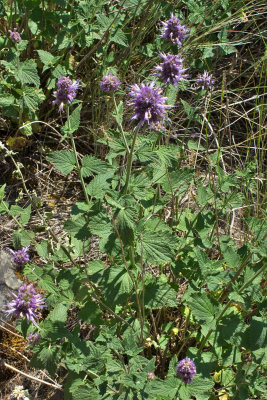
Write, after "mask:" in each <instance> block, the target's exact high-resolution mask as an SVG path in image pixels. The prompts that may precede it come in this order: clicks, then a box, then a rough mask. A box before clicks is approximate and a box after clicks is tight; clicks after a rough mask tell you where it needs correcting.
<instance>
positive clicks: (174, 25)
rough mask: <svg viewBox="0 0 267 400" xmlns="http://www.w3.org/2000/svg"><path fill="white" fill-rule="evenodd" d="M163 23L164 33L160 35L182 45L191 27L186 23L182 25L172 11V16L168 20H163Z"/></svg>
mask: <svg viewBox="0 0 267 400" xmlns="http://www.w3.org/2000/svg"><path fill="white" fill-rule="evenodd" d="M162 25H163V28H162V34H161V35H160V36H161V37H163V38H164V39H165V40H167V41H171V42H172V43H173V44H177V45H178V46H182V41H183V39H184V37H186V36H188V35H187V32H189V31H190V29H188V28H186V26H185V25H181V23H180V20H179V18H177V17H175V16H174V15H173V13H171V18H170V19H168V21H167V22H162Z"/></svg>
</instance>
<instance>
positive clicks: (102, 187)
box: [86, 171, 114, 199]
mask: <svg viewBox="0 0 267 400" xmlns="http://www.w3.org/2000/svg"><path fill="white" fill-rule="evenodd" d="M113 174H114V172H113V171H112V172H107V173H105V174H101V175H97V176H95V177H94V179H93V180H92V181H91V182H90V183H89V184H88V185H87V186H86V191H87V193H88V194H89V195H90V196H92V197H95V198H96V199H103V197H104V195H105V193H106V191H107V190H108V189H109V188H110V183H111V179H112V177H113Z"/></svg>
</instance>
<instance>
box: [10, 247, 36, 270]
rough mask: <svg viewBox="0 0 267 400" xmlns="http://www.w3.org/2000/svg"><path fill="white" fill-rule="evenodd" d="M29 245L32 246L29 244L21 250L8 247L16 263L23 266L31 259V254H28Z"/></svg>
mask: <svg viewBox="0 0 267 400" xmlns="http://www.w3.org/2000/svg"><path fill="white" fill-rule="evenodd" d="M29 247H30V246H27V247H24V248H23V249H20V250H11V249H7V250H8V251H9V253H10V254H12V256H13V261H14V263H15V264H17V265H18V266H19V267H22V266H23V265H24V264H26V263H27V262H29V261H30V256H29V254H28V250H29Z"/></svg>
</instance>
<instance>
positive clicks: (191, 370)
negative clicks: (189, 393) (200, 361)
mask: <svg viewBox="0 0 267 400" xmlns="http://www.w3.org/2000/svg"><path fill="white" fill-rule="evenodd" d="M176 372H177V375H178V376H180V378H181V379H182V381H183V382H184V383H192V382H193V378H194V376H195V375H196V366H195V363H194V361H192V360H191V359H190V358H184V359H183V360H181V361H179V362H178V364H177V370H176Z"/></svg>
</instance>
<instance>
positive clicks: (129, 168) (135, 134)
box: [123, 127, 139, 194]
mask: <svg viewBox="0 0 267 400" xmlns="http://www.w3.org/2000/svg"><path fill="white" fill-rule="evenodd" d="M138 132H139V129H138V128H137V127H136V128H135V132H134V136H133V142H132V147H131V150H130V154H129V158H128V164H127V172H126V180H125V186H124V188H123V193H124V194H126V193H127V190H128V186H129V182H130V175H131V170H132V163H133V152H134V145H135V142H136V138H137V134H138Z"/></svg>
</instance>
